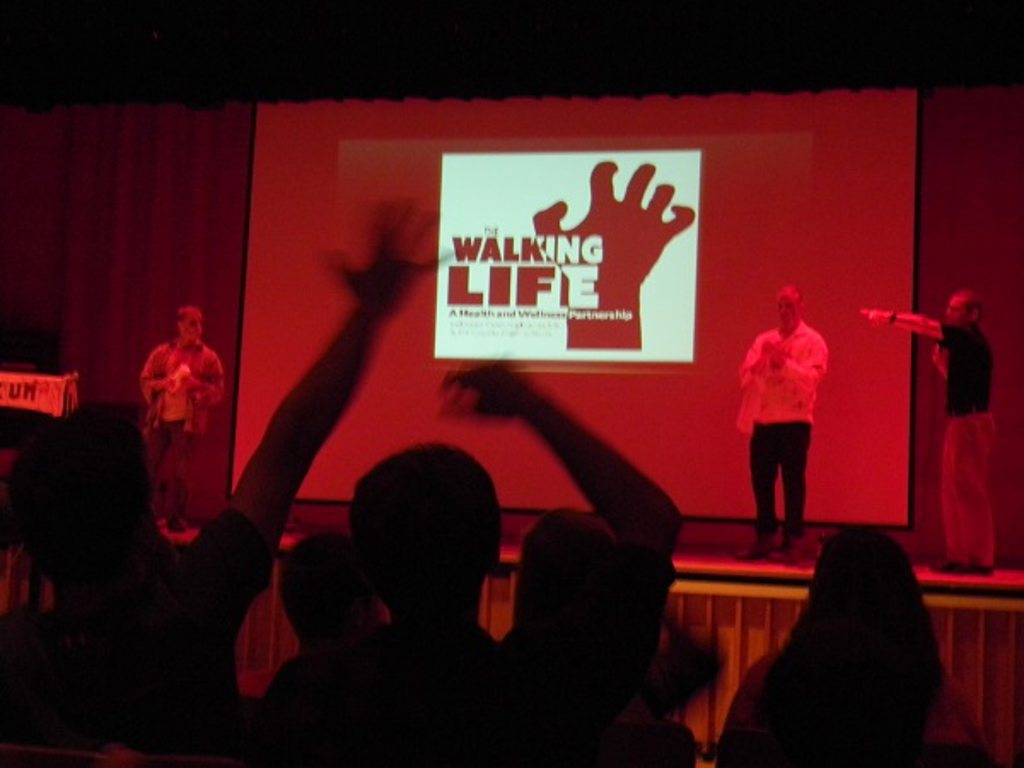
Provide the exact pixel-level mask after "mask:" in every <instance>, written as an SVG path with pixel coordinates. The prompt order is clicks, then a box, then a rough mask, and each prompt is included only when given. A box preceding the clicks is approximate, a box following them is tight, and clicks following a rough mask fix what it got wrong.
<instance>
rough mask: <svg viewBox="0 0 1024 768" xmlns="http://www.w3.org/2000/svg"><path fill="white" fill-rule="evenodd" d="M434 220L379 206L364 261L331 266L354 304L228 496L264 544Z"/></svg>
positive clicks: (280, 521)
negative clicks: (359, 267)
mask: <svg viewBox="0 0 1024 768" xmlns="http://www.w3.org/2000/svg"><path fill="white" fill-rule="evenodd" d="M434 220H435V217H434V216H433V215H427V214H424V213H421V212H417V211H415V210H413V209H411V208H408V207H397V206H389V207H386V208H383V209H381V211H380V212H379V214H378V221H377V240H376V247H375V249H374V258H373V261H372V263H371V265H370V266H369V267H368V268H366V269H365V270H363V271H360V272H353V271H350V270H345V269H339V272H340V273H341V275H342V277H343V278H344V281H345V282H346V283H347V285H348V286H349V288H350V289H351V291H352V293H353V294H354V296H355V299H356V307H355V310H354V311H353V313H352V314H351V315H350V316H349V317H348V319H347V320H346V321H345V323H344V324H343V325H342V328H341V329H340V331H339V332H338V334H337V335H336V336H335V337H334V339H333V340H332V341H331V343H330V344H329V345H328V347H327V349H326V350H325V351H324V353H323V354H322V355H321V356H320V358H319V359H318V360H317V361H316V362H315V363H314V364H313V367H312V368H310V369H309V371H307V372H306V374H305V375H304V376H303V377H302V379H301V380H300V381H299V383H298V384H296V385H295V387H294V388H293V389H292V390H291V391H290V392H289V393H288V394H287V395H286V396H285V398H284V400H282V401H281V404H280V405H279V406H278V407H277V410H276V411H274V415H273V416H272V417H271V419H270V423H269V424H268V425H267V429H266V432H265V433H264V435H263V439H262V440H261V441H260V444H259V446H258V447H257V448H256V451H255V453H254V454H253V455H252V457H251V458H250V459H249V462H248V463H247V464H246V466H245V469H244V470H243V472H242V476H241V478H240V479H239V481H238V486H237V487H236V488H235V492H234V494H233V496H232V499H231V505H232V507H233V508H234V509H236V510H238V511H239V512H241V513H242V514H243V515H245V516H246V517H248V518H249V519H250V520H251V521H252V523H253V524H254V525H255V526H256V528H257V529H258V530H259V531H260V533H261V534H262V535H263V538H264V540H265V541H266V542H267V546H268V548H270V549H271V551H274V550H275V549H276V547H277V544H278V541H279V539H280V537H281V533H282V531H283V530H284V525H285V521H286V520H287V518H288V512H289V510H290V508H291V503H292V499H293V498H294V497H295V494H296V492H297V491H298V489H299V485H300V484H301V483H302V480H303V478H304V477H305V476H306V472H307V471H308V470H309V467H310V465H311V464H312V463H313V459H314V458H315V457H316V454H317V452H318V451H319V450H320V447H321V446H322V445H323V443H324V441H325V440H326V439H327V437H328V435H330V433H331V431H332V430H333V429H334V426H335V425H336V424H337V422H338V420H339V419H340V418H341V416H342V414H343V413H344V412H345V409H346V407H347V406H348V404H349V401H350V400H351V398H352V395H353V393H354V391H355V389H356V385H357V384H358V382H359V380H360V378H361V375H362V372H363V369H364V367H365V363H366V360H367V356H368V354H369V352H370V349H371V346H372V342H373V339H374V337H375V336H376V332H377V330H378V328H379V327H380V325H381V322H382V321H383V320H384V319H385V318H386V317H387V316H388V315H390V314H392V313H393V312H394V310H395V309H396V308H397V307H398V305H399V304H400V302H401V299H402V297H403V296H404V294H405V293H406V288H407V287H408V284H409V282H410V281H411V279H412V277H413V275H414V274H415V273H416V272H420V271H422V266H421V264H422V262H421V263H420V264H417V263H416V261H415V259H414V257H415V256H416V253H417V251H418V249H419V247H420V245H421V244H423V243H424V242H425V235H426V234H427V233H428V232H429V231H430V230H431V229H432V228H433V226H434Z"/></svg>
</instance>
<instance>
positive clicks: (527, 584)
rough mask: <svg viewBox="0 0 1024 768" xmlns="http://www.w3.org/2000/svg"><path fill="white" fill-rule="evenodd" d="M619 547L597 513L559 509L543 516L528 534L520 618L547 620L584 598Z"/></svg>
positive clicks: (517, 610) (519, 597)
mask: <svg viewBox="0 0 1024 768" xmlns="http://www.w3.org/2000/svg"><path fill="white" fill-rule="evenodd" d="M614 547H615V539H614V537H613V535H612V532H611V530H610V529H609V528H608V526H607V524H605V523H604V522H603V521H602V520H601V519H600V518H598V517H596V516H594V515H586V514H583V513H580V512H572V511H568V510H556V511H553V512H548V513H547V514H545V515H542V516H541V517H540V518H538V519H537V521H536V522H535V523H534V524H533V525H532V526H531V527H530V530H529V531H528V532H527V533H526V536H525V537H524V538H523V549H522V556H521V559H520V572H519V583H518V586H517V588H516V607H515V623H516V624H521V623H523V622H534V621H544V620H545V619H549V618H551V617H552V616H554V615H556V614H557V613H558V612H559V611H561V610H562V609H563V608H564V607H565V606H567V605H569V604H570V603H573V602H575V601H576V600H578V599H579V597H580V596H581V595H582V594H583V593H584V592H585V591H586V589H587V586H588V584H589V583H590V581H591V579H592V578H593V577H594V575H595V574H596V573H597V572H598V571H599V570H600V569H601V568H602V567H604V565H605V564H606V563H608V562H609V560H610V559H611V557H612V553H613V551H614Z"/></svg>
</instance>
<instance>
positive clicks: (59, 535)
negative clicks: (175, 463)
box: [11, 410, 150, 585]
mask: <svg viewBox="0 0 1024 768" xmlns="http://www.w3.org/2000/svg"><path fill="white" fill-rule="evenodd" d="M149 500H150V484H149V476H148V473H147V470H146V460H145V452H144V449H143V444H142V437H141V435H140V434H139V431H138V429H137V428H136V426H135V425H134V424H132V423H130V422H128V421H126V420H124V419H120V418H116V417H113V416H110V415H106V414H101V413H93V412H89V411H85V410H83V411H78V412H76V413H73V414H72V415H71V416H70V417H68V418H67V419H57V420H54V421H52V422H50V423H49V424H47V425H46V426H44V427H43V428H42V429H41V430H40V431H39V433H37V434H36V436H35V437H34V438H33V439H32V440H31V441H30V442H29V444H28V445H27V446H26V447H25V449H24V450H23V451H22V453H21V455H20V456H19V457H18V459H17V461H16V462H15V465H14V470H13V472H12V476H11V505H12V507H13V509H14V517H15V522H16V525H17V527H18V531H19V533H20V535H21V536H22V537H23V538H24V541H25V546H26V548H27V549H28V552H29V554H30V555H31V556H32V558H33V560H34V561H35V563H36V564H37V565H38V566H39V568H40V570H41V571H42V572H43V573H44V574H45V575H46V576H47V577H48V578H50V579H51V580H53V582H54V583H55V584H57V585H61V584H69V583H102V582H104V581H106V580H108V579H109V578H111V577H113V576H114V575H115V574H117V573H118V572H119V571H120V569H121V568H122V567H123V566H124V564H125V563H126V561H127V559H128V556H129V554H130V553H131V548H132V541H133V538H134V536H135V534H136V533H137V527H138V524H139V521H140V520H141V519H142V518H144V517H145V516H146V515H148V514H149Z"/></svg>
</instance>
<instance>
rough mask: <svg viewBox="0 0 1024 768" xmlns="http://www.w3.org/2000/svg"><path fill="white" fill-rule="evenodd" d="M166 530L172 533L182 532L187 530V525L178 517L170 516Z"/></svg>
mask: <svg viewBox="0 0 1024 768" xmlns="http://www.w3.org/2000/svg"><path fill="white" fill-rule="evenodd" d="M167 530H168V531H173V532H174V533H184V532H185V531H186V530H188V526H187V525H185V521H184V520H182V519H181V518H180V517H171V518H169V519H168V520H167Z"/></svg>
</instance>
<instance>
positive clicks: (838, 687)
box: [762, 617, 932, 768]
mask: <svg viewBox="0 0 1024 768" xmlns="http://www.w3.org/2000/svg"><path fill="white" fill-rule="evenodd" d="M931 697H932V689H931V688H930V687H929V686H928V685H927V684H926V683H925V682H924V681H923V680H922V678H921V676H920V675H919V674H918V670H917V668H916V664H915V659H914V657H913V655H912V654H911V652H910V651H909V650H908V649H907V648H905V647H901V646H900V645H898V644H897V643H895V642H893V640H892V639H891V638H889V637H887V636H886V635H885V634H883V633H881V632H879V631H878V630H877V629H876V628H873V627H869V626H867V625H865V624H863V623H862V622H860V621H858V620H857V619H854V618H839V617H831V618H828V619H824V620H821V621H816V622H812V623H809V624H804V625H803V626H801V627H799V628H797V629H796V630H794V632H793V635H792V637H791V638H790V641H789V642H788V643H787V645H786V647H785V648H784V649H783V651H782V653H781V654H780V655H779V658H778V659H777V660H776V661H775V663H774V664H773V665H772V667H771V669H770V670H769V671H768V676H767V678H766V679H765V688H764V695H763V698H762V706H763V707H764V711H765V717H766V719H767V721H768V724H769V728H770V730H771V732H772V734H773V735H774V737H775V738H776V740H777V741H778V743H779V746H780V747H781V749H782V751H783V753H784V754H785V755H786V757H788V758H789V759H790V760H791V761H792V762H793V764H794V765H795V766H796V768H818V766H824V765H827V766H834V768H847V767H848V768H861V767H862V766H884V767H886V768H889V767H891V768H911V766H913V765H914V762H915V759H916V757H917V755H918V753H919V752H920V749H921V745H922V740H923V737H924V728H925V723H926V721H927V718H928V709H929V706H930V703H931Z"/></svg>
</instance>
